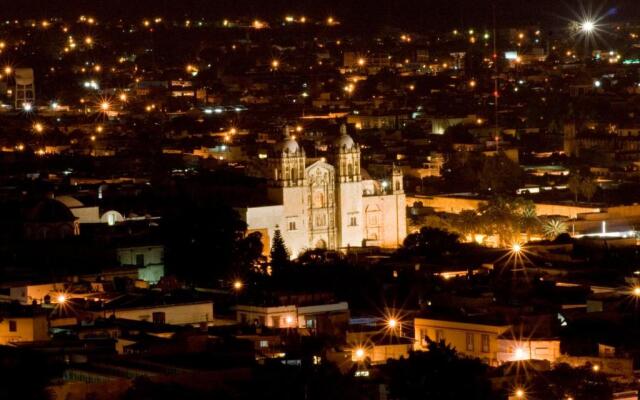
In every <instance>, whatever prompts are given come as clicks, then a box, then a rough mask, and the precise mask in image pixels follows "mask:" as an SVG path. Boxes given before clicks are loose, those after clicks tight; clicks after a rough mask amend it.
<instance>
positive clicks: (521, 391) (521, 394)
mask: <svg viewBox="0 0 640 400" xmlns="http://www.w3.org/2000/svg"><path fill="white" fill-rule="evenodd" d="M515 395H516V397H517V398H519V399H523V398H524V389H521V388H518V389H516V392H515Z"/></svg>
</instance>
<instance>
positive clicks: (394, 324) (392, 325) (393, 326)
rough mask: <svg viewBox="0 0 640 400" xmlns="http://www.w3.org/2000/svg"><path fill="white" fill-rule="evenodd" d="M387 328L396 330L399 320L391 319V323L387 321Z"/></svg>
mask: <svg viewBox="0 0 640 400" xmlns="http://www.w3.org/2000/svg"><path fill="white" fill-rule="evenodd" d="M387 326H389V328H391V329H394V328H395V327H396V326H398V320H397V319H395V318H390V319H389V321H387Z"/></svg>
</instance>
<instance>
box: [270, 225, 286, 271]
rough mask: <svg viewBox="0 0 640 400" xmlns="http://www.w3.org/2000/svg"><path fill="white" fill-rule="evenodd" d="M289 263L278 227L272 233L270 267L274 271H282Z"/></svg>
mask: <svg viewBox="0 0 640 400" xmlns="http://www.w3.org/2000/svg"><path fill="white" fill-rule="evenodd" d="M288 265H289V250H288V249H287V246H286V245H285V243H284V239H283V238H282V234H281V233H280V229H276V230H275V232H274V233H273V242H272V244H271V269H272V270H273V272H274V273H277V272H280V271H282V270H283V269H284V268H286V267H287V266H288Z"/></svg>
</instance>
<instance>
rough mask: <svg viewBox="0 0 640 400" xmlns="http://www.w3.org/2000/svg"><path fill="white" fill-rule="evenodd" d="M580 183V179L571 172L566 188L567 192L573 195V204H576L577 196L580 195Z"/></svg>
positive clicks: (576, 174)
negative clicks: (567, 188)
mask: <svg viewBox="0 0 640 400" xmlns="http://www.w3.org/2000/svg"><path fill="white" fill-rule="evenodd" d="M581 183H582V177H581V176H580V174H578V173H577V172H572V173H571V175H569V180H568V181H567V186H568V187H569V191H570V192H571V193H573V196H574V203H577V202H578V195H579V194H580V184H581Z"/></svg>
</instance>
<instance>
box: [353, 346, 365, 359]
mask: <svg viewBox="0 0 640 400" xmlns="http://www.w3.org/2000/svg"><path fill="white" fill-rule="evenodd" d="M354 354H355V359H356V360H358V361H360V360H362V359H363V358H364V354H365V353H364V349H363V348H362V347H358V348H357V349H356V351H355V353H354Z"/></svg>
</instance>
